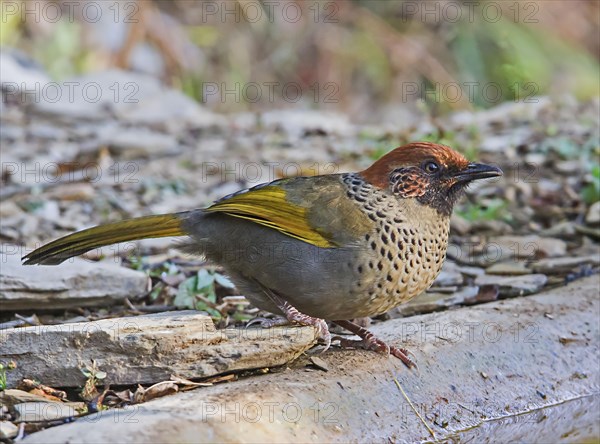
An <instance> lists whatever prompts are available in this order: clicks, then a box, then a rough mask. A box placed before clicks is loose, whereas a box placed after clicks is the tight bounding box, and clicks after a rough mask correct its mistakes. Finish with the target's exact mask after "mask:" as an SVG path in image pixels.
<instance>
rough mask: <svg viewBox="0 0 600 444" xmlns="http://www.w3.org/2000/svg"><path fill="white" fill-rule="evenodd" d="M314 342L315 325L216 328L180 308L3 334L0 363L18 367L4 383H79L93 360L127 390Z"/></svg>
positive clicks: (268, 360) (278, 359)
mask: <svg viewBox="0 0 600 444" xmlns="http://www.w3.org/2000/svg"><path fill="white" fill-rule="evenodd" d="M315 342H316V331H315V330H314V329H313V328H312V327H303V328H300V327H291V326H290V327H278V328H271V329H262V328H248V329H225V330H216V329H215V326H214V324H213V322H212V320H211V318H210V317H208V316H206V315H202V314H199V313H198V312H195V311H180V312H168V313H159V314H151V315H144V316H137V317H127V318H115V319H104V320H101V321H95V322H79V323H73V324H61V325H47V326H44V325H42V326H35V327H25V328H18V329H10V330H4V331H0V359H2V360H4V361H8V360H14V361H15V362H16V364H17V368H16V369H14V370H12V371H10V372H8V373H7V377H8V384H9V386H10V385H11V384H16V383H17V382H18V381H19V380H21V379H22V378H30V379H35V380H37V381H41V382H43V383H44V384H46V385H50V386H56V387H77V386H82V385H83V384H84V383H85V379H86V377H85V376H84V374H83V373H82V372H81V370H82V369H85V367H86V366H88V365H90V364H91V361H92V360H94V361H95V362H96V367H97V368H98V369H99V370H101V371H103V372H106V374H107V376H106V378H105V379H104V380H103V381H102V383H103V384H104V383H106V384H111V385H115V384H116V385H127V384H144V383H153V382H157V381H162V380H167V379H169V377H170V376H171V375H179V376H184V377H186V378H201V377H208V376H213V375H216V374H220V373H226V372H231V371H235V370H245V369H255V368H262V367H272V366H278V365H283V364H285V363H287V362H290V361H292V360H293V359H295V358H296V357H298V355H300V354H301V353H302V352H304V351H305V350H307V349H309V348H310V347H312V346H313V345H314V343H315Z"/></svg>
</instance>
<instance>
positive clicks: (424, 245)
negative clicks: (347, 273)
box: [342, 173, 450, 315]
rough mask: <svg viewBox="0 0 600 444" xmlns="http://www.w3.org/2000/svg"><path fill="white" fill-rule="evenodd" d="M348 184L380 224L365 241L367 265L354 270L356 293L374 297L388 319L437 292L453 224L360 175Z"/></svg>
mask: <svg viewBox="0 0 600 444" xmlns="http://www.w3.org/2000/svg"><path fill="white" fill-rule="evenodd" d="M342 181H343V182H344V183H345V184H346V186H347V188H348V192H347V194H348V197H350V198H351V199H353V200H354V201H355V202H357V204H358V205H360V206H361V207H362V208H363V209H364V211H365V213H366V214H367V216H368V217H369V219H371V220H372V221H373V222H374V223H375V226H374V229H373V231H371V232H370V233H368V234H366V235H365V237H364V242H365V249H364V251H365V254H364V255H361V256H363V260H362V261H358V262H356V263H354V264H352V265H350V264H349V266H352V267H353V268H354V269H353V270H352V271H353V272H354V273H355V275H358V276H359V279H357V280H356V282H355V284H354V287H353V290H354V291H355V292H356V293H363V295H367V296H368V298H369V299H368V300H369V302H367V303H366V304H365V305H368V306H369V313H370V314H371V315H373V313H378V314H380V313H385V312H386V311H388V310H390V309H391V308H393V307H396V306H397V305H399V304H401V303H403V302H406V301H408V300H409V299H412V298H413V297H415V296H417V295H418V294H420V293H422V292H423V291H425V290H426V289H427V288H429V287H430V286H431V284H432V283H433V281H434V280H435V278H436V277H437V275H438V274H439V272H440V270H441V268H442V264H443V262H444V259H445V257H446V249H447V246H448V232H449V229H450V218H449V217H447V216H442V215H440V214H439V213H438V212H437V211H436V210H435V209H433V208H430V207H428V206H425V205H423V204H421V203H419V202H418V201H417V200H416V199H414V198H400V197H398V196H396V195H394V194H392V193H391V192H389V191H388V190H383V189H380V188H378V187H375V186H373V185H370V184H368V183H366V182H365V181H364V180H363V178H362V177H361V176H360V175H359V174H358V173H348V174H344V175H342ZM363 298H364V296H363Z"/></svg>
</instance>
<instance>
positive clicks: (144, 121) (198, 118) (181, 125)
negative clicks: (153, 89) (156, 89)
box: [118, 89, 227, 134]
mask: <svg viewBox="0 0 600 444" xmlns="http://www.w3.org/2000/svg"><path fill="white" fill-rule="evenodd" d="M118 117H119V119H120V120H121V121H122V122H127V123H130V124H132V125H143V126H149V127H152V128H154V129H157V130H159V131H165V132H167V133H171V134H177V133H179V132H181V131H183V130H185V129H192V128H194V129H197V128H209V127H222V126H224V125H226V124H227V119H226V118H225V117H223V116H220V115H218V114H215V113H213V112H211V111H209V110H207V109H206V108H204V107H202V106H200V104H198V103H197V102H195V101H194V100H192V99H191V98H189V97H188V96H186V95H185V94H183V93H182V92H180V91H177V90H170V89H163V90H161V92H160V94H156V95H154V96H152V97H148V98H146V99H144V100H143V101H139V104H138V106H131V107H122V108H120V109H119V110H118Z"/></svg>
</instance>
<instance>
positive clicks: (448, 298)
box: [396, 286, 479, 317]
mask: <svg viewBox="0 0 600 444" xmlns="http://www.w3.org/2000/svg"><path fill="white" fill-rule="evenodd" d="M478 291H479V287H473V286H467V287H463V288H461V289H460V290H459V291H456V292H454V293H452V294H450V295H448V294H446V293H439V292H435V291H432V292H424V293H421V294H420V295H419V296H417V297H415V298H414V299H412V300H411V301H409V302H407V303H405V304H402V305H400V306H399V307H398V308H397V309H396V310H397V312H398V314H400V315H401V316H404V317H407V316H413V315H416V314H422V313H431V312H434V311H440V310H445V309H448V308H450V307H453V306H456V305H460V304H463V303H464V302H465V301H466V300H470V299H473V298H475V296H477V293H478Z"/></svg>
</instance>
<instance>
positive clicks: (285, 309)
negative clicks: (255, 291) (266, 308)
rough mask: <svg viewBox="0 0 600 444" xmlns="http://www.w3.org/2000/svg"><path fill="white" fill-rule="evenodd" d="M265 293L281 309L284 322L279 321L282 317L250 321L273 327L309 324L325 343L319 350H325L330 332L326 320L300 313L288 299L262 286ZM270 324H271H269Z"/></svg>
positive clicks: (329, 341) (329, 340)
mask: <svg viewBox="0 0 600 444" xmlns="http://www.w3.org/2000/svg"><path fill="white" fill-rule="evenodd" d="M263 289H264V291H265V293H266V294H267V296H268V297H269V299H271V301H273V303H274V304H275V305H277V307H278V308H279V309H280V310H281V311H282V313H283V314H284V315H285V322H284V323H279V322H281V321H283V320H284V319H282V318H279V319H277V318H276V319H264V318H262V319H264V321H266V322H263V321H262V319H261V318H257V319H258V321H257V322H254V320H253V321H251V322H252V323H260V324H261V325H262V326H263V327H265V323H266V326H267V327H273V326H275V325H285V324H289V323H292V324H298V325H311V326H313V327H315V328H316V329H317V332H318V334H319V340H320V341H321V342H322V343H323V344H324V345H325V348H324V349H323V350H322V351H321V353H322V352H324V351H326V350H327V349H328V348H329V347H330V346H331V333H329V327H328V326H327V322H325V320H324V319H320V318H313V317H312V316H308V315H305V314H304V313H300V312H299V311H298V310H297V309H296V308H295V307H293V306H292V305H291V304H290V303H289V302H288V301H286V300H284V299H282V298H281V297H280V296H278V295H277V294H275V292H273V291H272V290H269V289H268V288H264V287H263ZM269 324H271V325H269Z"/></svg>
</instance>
